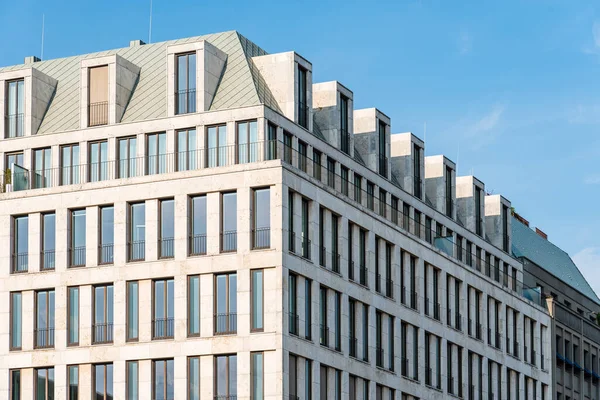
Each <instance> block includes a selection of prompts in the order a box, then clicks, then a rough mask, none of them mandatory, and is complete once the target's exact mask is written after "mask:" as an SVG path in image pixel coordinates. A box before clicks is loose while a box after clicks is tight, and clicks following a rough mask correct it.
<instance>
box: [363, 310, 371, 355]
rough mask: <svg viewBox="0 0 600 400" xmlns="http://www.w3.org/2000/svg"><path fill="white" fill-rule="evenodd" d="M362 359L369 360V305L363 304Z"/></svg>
mask: <svg viewBox="0 0 600 400" xmlns="http://www.w3.org/2000/svg"><path fill="white" fill-rule="evenodd" d="M362 322H363V326H362V331H363V361H369V305H368V304H363V313H362Z"/></svg>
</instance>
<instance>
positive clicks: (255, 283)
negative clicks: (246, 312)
mask: <svg viewBox="0 0 600 400" xmlns="http://www.w3.org/2000/svg"><path fill="white" fill-rule="evenodd" d="M251 277H252V292H251V295H252V306H251V310H252V313H251V316H252V326H251V329H252V330H253V331H262V330H263V329H264V285H263V279H264V271H263V270H262V269H257V270H253V271H252V272H251Z"/></svg>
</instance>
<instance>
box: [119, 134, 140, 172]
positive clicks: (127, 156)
mask: <svg viewBox="0 0 600 400" xmlns="http://www.w3.org/2000/svg"><path fill="white" fill-rule="evenodd" d="M136 143H137V139H136V137H135V136H132V137H126V138H120V139H118V150H119V165H118V168H119V178H130V177H133V176H138V163H137V158H136V157H137V153H136V152H137V148H136V147H137V146H136Z"/></svg>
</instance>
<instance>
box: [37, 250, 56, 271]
mask: <svg viewBox="0 0 600 400" xmlns="http://www.w3.org/2000/svg"><path fill="white" fill-rule="evenodd" d="M55 256H56V252H55V251H54V250H44V251H42V253H41V257H40V261H41V263H40V270H41V271H49V270H53V269H54V267H55V264H56V262H55V260H56V257H55Z"/></svg>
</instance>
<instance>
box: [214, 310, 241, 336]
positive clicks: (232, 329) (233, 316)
mask: <svg viewBox="0 0 600 400" xmlns="http://www.w3.org/2000/svg"><path fill="white" fill-rule="evenodd" d="M214 324H215V335H233V334H235V333H237V313H220V314H215V315H214Z"/></svg>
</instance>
